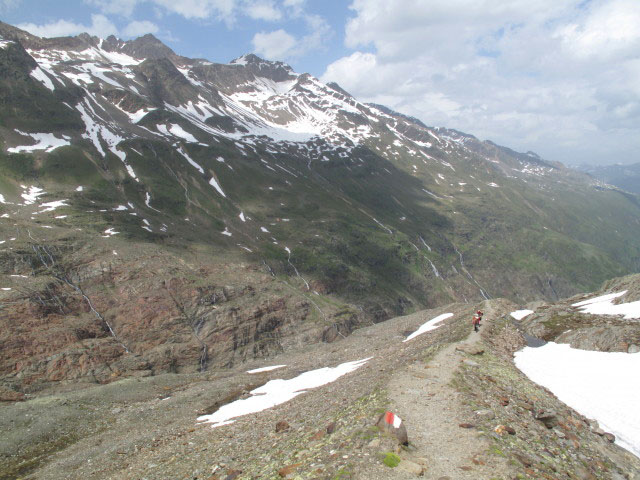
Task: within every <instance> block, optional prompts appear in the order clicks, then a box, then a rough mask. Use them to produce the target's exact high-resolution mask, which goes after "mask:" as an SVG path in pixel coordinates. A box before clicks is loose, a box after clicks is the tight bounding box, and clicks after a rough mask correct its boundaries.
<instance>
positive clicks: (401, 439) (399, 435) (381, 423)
mask: <svg viewBox="0 0 640 480" xmlns="http://www.w3.org/2000/svg"><path fill="white" fill-rule="evenodd" d="M376 425H377V426H378V428H379V429H380V430H382V431H383V432H387V433H389V434H390V435H392V436H393V437H395V438H396V439H397V440H398V443H399V444H401V445H407V444H408V443H409V437H408V435H407V429H406V427H405V426H404V422H403V421H402V419H401V418H400V417H399V416H398V415H396V414H395V413H393V412H389V411H386V412H384V413H383V414H382V415H380V418H378V422H377V423H376Z"/></svg>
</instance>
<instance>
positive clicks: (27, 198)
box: [20, 185, 47, 205]
mask: <svg viewBox="0 0 640 480" xmlns="http://www.w3.org/2000/svg"><path fill="white" fill-rule="evenodd" d="M20 186H21V187H22V189H23V190H27V188H28V190H27V191H26V192H25V193H23V194H21V195H20V196H21V197H22V198H24V204H25V205H32V204H34V203H35V202H36V200H37V199H38V197H40V196H41V195H44V194H45V193H47V192H45V191H44V190H42V189H41V188H38V187H34V186H31V187H25V186H24V185H20Z"/></svg>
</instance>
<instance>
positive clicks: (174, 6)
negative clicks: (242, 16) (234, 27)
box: [151, 0, 237, 20]
mask: <svg viewBox="0 0 640 480" xmlns="http://www.w3.org/2000/svg"><path fill="white" fill-rule="evenodd" d="M151 1H152V2H153V3H154V4H156V5H158V6H160V7H163V8H165V9H166V10H167V11H169V12H171V13H177V14H178V15H182V16H183V17H185V18H188V19H205V18H211V17H216V18H218V19H225V20H226V19H229V18H231V17H232V16H233V13H234V11H235V10H236V7H237V1H236V0H177V1H176V0H151Z"/></svg>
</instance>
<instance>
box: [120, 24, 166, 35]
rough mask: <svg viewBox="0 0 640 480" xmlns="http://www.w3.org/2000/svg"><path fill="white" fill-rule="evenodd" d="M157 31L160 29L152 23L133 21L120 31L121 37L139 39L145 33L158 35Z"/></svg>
mask: <svg viewBox="0 0 640 480" xmlns="http://www.w3.org/2000/svg"><path fill="white" fill-rule="evenodd" d="M159 30H160V28H159V27H158V26H157V25H156V24H155V23H153V22H150V21H148V20H142V21H138V20H135V21H133V22H130V23H129V24H128V25H127V26H126V27H124V28H123V29H122V35H123V36H125V37H140V36H142V35H145V34H147V33H158V31H159Z"/></svg>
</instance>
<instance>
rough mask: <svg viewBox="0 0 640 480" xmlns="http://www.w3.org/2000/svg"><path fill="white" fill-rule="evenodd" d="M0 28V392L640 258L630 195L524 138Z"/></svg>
mask: <svg viewBox="0 0 640 480" xmlns="http://www.w3.org/2000/svg"><path fill="white" fill-rule="evenodd" d="M0 36H1V39H0V68H1V69H0V102H1V105H2V108H0V138H1V139H2V142H3V146H2V151H1V153H0V281H1V282H2V288H3V290H2V291H0V295H2V302H3V304H4V308H3V310H2V311H0V323H1V324H2V333H1V334H0V337H1V338H0V341H1V342H2V349H3V352H4V355H3V358H2V364H0V375H2V378H4V379H5V383H7V384H8V385H10V386H11V388H14V387H15V388H18V389H22V390H24V389H27V390H30V391H38V390H39V389H42V388H47V387H49V386H52V385H58V383H57V382H60V381H73V382H96V381H97V382H100V383H104V382H109V381H111V380H113V379H114V378H119V377H121V376H123V375H124V376H127V375H139V376H140V375H152V374H156V373H159V372H184V371H194V370H206V369H207V368H214V367H215V368H217V367H230V366H233V365H235V364H237V363H239V362H240V363H241V362H244V361H247V360H250V359H253V358H262V357H269V356H271V355H273V354H275V353H278V352H282V351H287V350H288V349H291V348H296V347H300V346H302V345H306V344H309V343H315V342H333V341H335V340H337V339H341V338H343V337H344V336H347V335H349V334H350V333H351V332H352V331H353V330H354V329H356V328H359V327H361V326H364V325H369V324H372V323H377V322H380V321H383V320H386V319H388V318H390V317H392V316H396V315H401V314H406V313H410V312H413V311H416V310H420V309H423V308H432V307H436V306H439V305H444V304H447V303H450V302H454V301H459V302H468V303H473V302H476V301H479V300H484V299H490V298H496V297H507V298H510V299H512V300H514V301H519V302H526V301H530V300H536V299H549V300H552V299H558V298H564V297H567V296H569V295H573V294H576V293H578V292H581V291H587V290H591V289H593V288H595V287H596V286H598V285H600V284H601V283H602V282H603V281H604V280H606V279H608V278H612V277H614V276H620V275H624V274H628V273H632V272H637V271H638V270H640V243H639V242H638V240H637V239H638V238H640V203H639V201H638V197H637V196H635V195H633V194H631V193H628V192H627V191H624V190H621V189H619V188H616V187H614V186H611V185H608V184H605V183H603V182H600V181H597V180H594V179H593V178H592V177H590V176H589V175H586V174H583V173H580V172H577V171H575V170H572V169H569V168H566V167H565V166H563V165H562V164H560V163H556V162H548V161H545V160H544V159H542V158H540V157H539V156H538V155H536V154H535V153H533V152H527V153H519V152H515V151H513V150H511V149H509V148H506V147H502V146H499V145H496V144H494V143H492V142H490V141H481V140H479V139H477V138H475V137H474V136H472V135H468V134H465V133H462V132H459V131H456V130H452V129H447V128H443V127H429V126H427V125H425V124H424V123H423V122H421V121H420V120H418V119H415V118H412V117H408V116H406V115H403V114H400V113H398V112H394V111H393V110H391V109H389V108H386V107H384V106H381V105H374V104H367V103H363V102H360V101H358V100H357V99H356V98H354V97H352V96H351V95H350V94H349V93H347V92H346V91H344V90H343V89H342V88H341V87H340V86H339V85H337V84H324V83H322V82H321V81H319V80H318V79H317V78H314V77H313V76H311V75H309V74H300V73H296V72H294V71H293V70H292V69H291V67H290V66H288V65H287V64H285V63H282V62H271V61H266V60H263V59H261V58H259V57H257V56H255V55H252V54H249V55H244V56H242V57H240V58H237V59H235V60H233V61H231V62H230V63H229V64H216V63H212V62H209V61H207V60H204V59H190V58H186V57H182V56H180V55H177V54H176V53H175V52H173V51H172V50H171V49H170V48H168V47H167V46H166V45H164V44H162V43H161V42H160V41H159V40H158V39H157V38H155V37H153V36H152V35H145V36H144V37H141V38H138V39H135V40H131V41H121V40H119V39H116V38H115V37H109V38H107V39H100V38H97V37H92V36H89V35H87V34H82V35H79V36H77V37H65V38H51V39H47V38H39V37H36V36H33V35H31V34H29V33H27V32H24V31H21V30H19V29H17V28H15V27H12V26H10V25H7V24H0ZM44 339H46V340H47V341H46V342H44Z"/></svg>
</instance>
